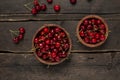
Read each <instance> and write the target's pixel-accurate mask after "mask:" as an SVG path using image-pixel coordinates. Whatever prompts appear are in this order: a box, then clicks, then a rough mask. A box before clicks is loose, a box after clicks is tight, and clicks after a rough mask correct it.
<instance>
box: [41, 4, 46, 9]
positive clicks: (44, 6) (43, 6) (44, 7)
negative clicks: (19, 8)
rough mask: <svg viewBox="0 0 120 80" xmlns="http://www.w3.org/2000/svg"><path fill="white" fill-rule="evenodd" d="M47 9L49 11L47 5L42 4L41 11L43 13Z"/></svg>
mask: <svg viewBox="0 0 120 80" xmlns="http://www.w3.org/2000/svg"><path fill="white" fill-rule="evenodd" d="M46 9H47V6H46V4H44V3H42V4H41V10H42V11H45V10H46Z"/></svg>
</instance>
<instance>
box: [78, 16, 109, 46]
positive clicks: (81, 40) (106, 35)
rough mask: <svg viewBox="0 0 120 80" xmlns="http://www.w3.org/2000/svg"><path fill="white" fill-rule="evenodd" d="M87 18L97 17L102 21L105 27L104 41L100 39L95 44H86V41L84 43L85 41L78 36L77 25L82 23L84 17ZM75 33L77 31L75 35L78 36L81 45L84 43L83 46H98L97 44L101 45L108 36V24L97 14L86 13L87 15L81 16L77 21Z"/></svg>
mask: <svg viewBox="0 0 120 80" xmlns="http://www.w3.org/2000/svg"><path fill="white" fill-rule="evenodd" d="M88 18H97V19H100V20H101V21H102V22H103V23H104V25H105V27H106V34H105V40H104V41H101V42H99V43H96V44H88V43H85V42H84V41H83V39H82V38H81V37H80V36H79V27H80V25H81V24H82V22H83V21H84V20H85V19H88ZM76 33H77V37H78V39H79V41H80V42H81V43H82V44H83V45H85V46H87V47H91V48H93V47H98V46H100V45H102V44H103V43H104V42H105V41H106V39H107V38H108V33H109V30H108V25H107V23H106V21H105V20H104V19H103V18H102V17H100V16H98V15H87V16H85V17H83V18H82V19H81V20H80V21H79V22H78V25H77V28H76Z"/></svg>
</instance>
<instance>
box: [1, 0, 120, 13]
mask: <svg viewBox="0 0 120 80" xmlns="http://www.w3.org/2000/svg"><path fill="white" fill-rule="evenodd" d="M31 1H32V0H19V1H16V0H11V1H9V0H2V1H1V3H0V13H1V14H4V13H17V14H18V13H30V11H28V10H27V9H26V8H25V7H24V4H25V3H28V2H31ZM39 1H40V2H41V3H46V4H47V2H46V0H39ZM119 3H120V1H119V0H110V1H109V0H99V1H98V0H92V1H91V2H88V0H78V1H77V4H76V5H71V4H70V2H69V0H65V1H61V0H54V3H53V4H51V5H50V4H47V6H48V9H47V11H45V12H40V13H56V12H55V11H54V10H53V5H54V4H60V5H61V11H60V13H120V10H119V8H120V5H119ZM30 7H32V5H30Z"/></svg>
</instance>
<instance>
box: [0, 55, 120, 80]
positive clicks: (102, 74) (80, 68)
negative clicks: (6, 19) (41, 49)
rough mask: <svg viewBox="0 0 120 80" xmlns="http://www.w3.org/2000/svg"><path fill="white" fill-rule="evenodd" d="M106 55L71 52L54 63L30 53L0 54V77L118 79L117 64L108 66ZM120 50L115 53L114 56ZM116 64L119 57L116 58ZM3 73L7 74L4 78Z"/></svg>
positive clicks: (21, 79) (20, 79) (22, 79)
mask: <svg viewBox="0 0 120 80" xmlns="http://www.w3.org/2000/svg"><path fill="white" fill-rule="evenodd" d="M110 55H111V53H109V54H105V53H103V54H101V53H100V54H89V53H87V54H77V53H74V54H71V56H70V57H71V59H70V60H66V61H65V62H63V63H61V64H59V65H56V66H49V68H47V66H46V65H43V64H41V63H39V62H38V61H36V59H35V57H34V56H33V54H31V53H29V54H26V53H24V54H15V53H14V54H13V53H11V54H5V53H0V63H1V64H0V74H2V75H0V79H1V80H9V79H12V80H34V79H41V80H56V79H58V80H73V79H75V80H88V79H89V80H113V79H116V80H119V78H120V77H119V73H120V65H119V64H117V65H115V66H112V67H110V68H109V66H110V65H109V63H110V62H111V58H110V57H111V56H110ZM118 55H120V53H117V56H118ZM116 59H118V60H117V63H119V58H116ZM6 76H7V77H6Z"/></svg>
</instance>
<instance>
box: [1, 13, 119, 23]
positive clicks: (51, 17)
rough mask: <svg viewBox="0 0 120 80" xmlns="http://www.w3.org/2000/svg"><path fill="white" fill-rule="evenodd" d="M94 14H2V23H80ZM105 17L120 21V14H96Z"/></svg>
mask: <svg viewBox="0 0 120 80" xmlns="http://www.w3.org/2000/svg"><path fill="white" fill-rule="evenodd" d="M87 15H94V14H82V13H81V14H38V15H36V16H32V15H31V14H1V15H0V22H20V21H21V22H22V21H73V20H74V21H76V20H77V21H78V20H80V19H82V18H83V17H84V16H87ZM95 15H99V16H101V17H103V18H104V19H105V20H108V21H109V20H119V21H120V14H107V15H106V14H95Z"/></svg>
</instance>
